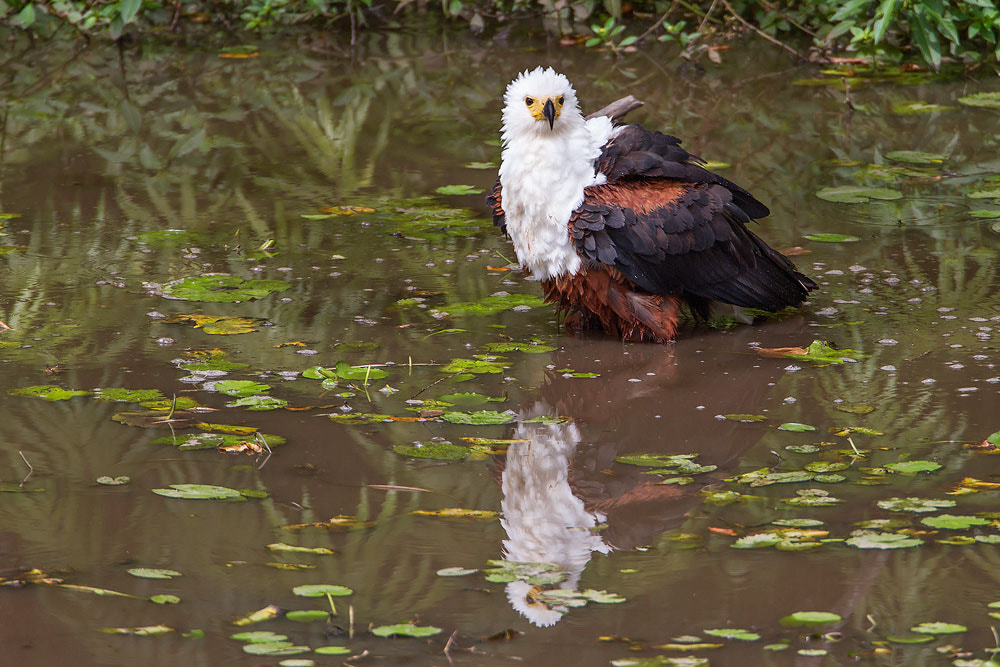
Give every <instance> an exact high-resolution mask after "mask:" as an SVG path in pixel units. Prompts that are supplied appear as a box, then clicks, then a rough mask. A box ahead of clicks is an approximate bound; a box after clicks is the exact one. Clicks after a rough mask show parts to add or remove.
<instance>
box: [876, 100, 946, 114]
mask: <svg viewBox="0 0 1000 667" xmlns="http://www.w3.org/2000/svg"><path fill="white" fill-rule="evenodd" d="M957 108H958V107H954V106H947V105H945V104H928V103H927V102H921V101H920V100H905V101H898V102H893V103H892V112H893V113H895V114H901V115H913V114H922V113H936V112H939V111H954V110H955V109H957Z"/></svg>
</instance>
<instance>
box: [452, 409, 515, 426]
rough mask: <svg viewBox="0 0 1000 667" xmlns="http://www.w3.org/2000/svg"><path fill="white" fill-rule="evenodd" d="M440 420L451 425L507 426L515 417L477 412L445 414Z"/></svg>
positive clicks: (485, 411) (495, 412)
mask: <svg viewBox="0 0 1000 667" xmlns="http://www.w3.org/2000/svg"><path fill="white" fill-rule="evenodd" d="M441 419H443V420H445V421H446V422H451V423H452V424H476V425H488V424H509V423H511V422H512V421H514V419H515V415H513V414H511V413H510V412H497V411H496V410H479V411H478V412H446V413H444V414H443V415H441Z"/></svg>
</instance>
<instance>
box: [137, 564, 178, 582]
mask: <svg viewBox="0 0 1000 667" xmlns="http://www.w3.org/2000/svg"><path fill="white" fill-rule="evenodd" d="M128 573H129V574H131V575H132V576H133V577H140V578H142V579H173V578H174V577H179V576H181V573H180V572H178V571H177V570H161V569H158V568H154V567H133V568H131V569H130V570H129V571H128Z"/></svg>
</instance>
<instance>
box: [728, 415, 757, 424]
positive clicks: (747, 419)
mask: <svg viewBox="0 0 1000 667" xmlns="http://www.w3.org/2000/svg"><path fill="white" fill-rule="evenodd" d="M722 416H723V417H725V418H726V419H728V420H729V421H731V422H742V423H744V424H750V423H753V422H763V421H767V417H765V416H764V415H749V414H743V413H740V414H729V415H722Z"/></svg>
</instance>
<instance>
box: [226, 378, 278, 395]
mask: <svg viewBox="0 0 1000 667" xmlns="http://www.w3.org/2000/svg"><path fill="white" fill-rule="evenodd" d="M214 387H215V390H216V391H217V392H219V393H220V394H225V395H227V396H241V397H242V396H253V395H254V394H262V393H264V392H266V391H267V390H268V389H270V388H271V386H270V385H266V384H261V383H259V382H254V381H253V380H219V381H218V382H216V383H215V384H214Z"/></svg>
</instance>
